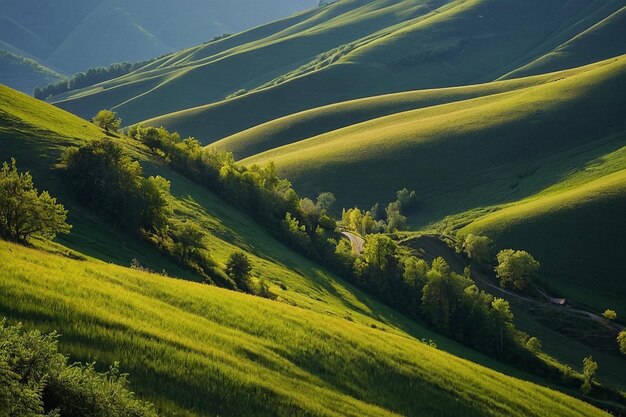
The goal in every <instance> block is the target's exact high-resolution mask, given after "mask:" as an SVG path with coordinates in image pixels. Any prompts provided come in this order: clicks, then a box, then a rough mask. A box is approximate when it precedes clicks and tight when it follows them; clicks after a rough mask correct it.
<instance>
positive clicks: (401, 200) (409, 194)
mask: <svg viewBox="0 0 626 417" xmlns="http://www.w3.org/2000/svg"><path fill="white" fill-rule="evenodd" d="M396 196H397V197H398V199H397V200H396V203H398V208H399V209H400V212H401V213H402V214H404V215H406V214H410V213H412V212H413V211H415V210H416V209H417V206H418V200H417V194H416V193H415V191H409V190H408V189H407V188H403V189H401V190H399V191H398V192H397V193H396Z"/></svg>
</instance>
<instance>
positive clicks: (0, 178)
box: [0, 159, 72, 242]
mask: <svg viewBox="0 0 626 417" xmlns="http://www.w3.org/2000/svg"><path fill="white" fill-rule="evenodd" d="M66 219H67V210H65V208H64V207H63V205H61V204H57V202H56V198H53V197H51V196H50V194H48V192H47V191H44V192H42V193H41V194H39V193H38V192H37V189H36V188H35V186H34V185H33V178H32V176H31V175H30V173H28V172H26V173H22V174H20V173H19V172H18V170H17V166H16V163H15V159H11V164H10V165H9V164H8V163H6V162H5V163H4V164H3V165H2V169H1V170H0V237H2V238H4V239H7V240H12V241H16V242H26V241H27V240H28V239H29V238H31V237H33V236H38V237H42V238H45V239H53V238H54V237H55V236H56V234H58V233H64V234H67V233H69V232H70V230H71V229H72V226H70V225H69V224H67V223H66Z"/></svg>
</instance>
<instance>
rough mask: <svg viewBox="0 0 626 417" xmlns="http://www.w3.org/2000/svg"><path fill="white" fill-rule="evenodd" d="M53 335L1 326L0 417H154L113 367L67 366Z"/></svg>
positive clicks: (124, 377) (123, 377) (54, 334)
mask: <svg viewBox="0 0 626 417" xmlns="http://www.w3.org/2000/svg"><path fill="white" fill-rule="evenodd" d="M57 340H58V335H57V334H56V333H52V334H49V335H43V334H41V333H40V332H38V331H30V332H26V331H24V330H23V329H22V327H21V326H20V325H18V326H7V324H6V321H5V320H2V321H1V322H0V416H2V417H4V416H19V417H35V416H49V417H60V416H63V417H156V416H157V413H156V411H155V410H154V406H152V405H151V404H149V403H146V402H143V401H140V400H138V399H136V398H135V396H134V394H133V393H132V392H130V391H128V389H127V388H128V380H127V378H126V375H125V374H120V372H119V370H118V367H117V365H115V366H113V367H112V368H111V369H110V370H109V371H108V372H105V373H99V372H96V370H95V369H94V367H93V365H87V366H83V365H80V364H75V365H68V364H67V358H66V357H65V356H63V355H62V354H60V353H59V352H58V349H57Z"/></svg>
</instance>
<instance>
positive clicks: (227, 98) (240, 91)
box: [224, 88, 248, 100]
mask: <svg viewBox="0 0 626 417" xmlns="http://www.w3.org/2000/svg"><path fill="white" fill-rule="evenodd" d="M247 93H248V90H246V89H245V88H242V89H239V90H237V91H235V92H234V93H232V94H229V95H227V96H226V97H225V98H224V99H225V100H230V99H231V98H235V97H239V96H243V95H244V94H247Z"/></svg>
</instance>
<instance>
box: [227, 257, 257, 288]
mask: <svg viewBox="0 0 626 417" xmlns="http://www.w3.org/2000/svg"><path fill="white" fill-rule="evenodd" d="M251 272H252V264H251V263H250V258H248V257H247V256H246V254H245V253H243V252H234V253H232V254H231V255H230V256H229V257H228V262H227V263H226V273H227V274H228V276H229V277H231V278H232V279H233V281H235V284H237V287H239V289H241V290H242V291H250V288H251V285H250V273H251Z"/></svg>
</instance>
